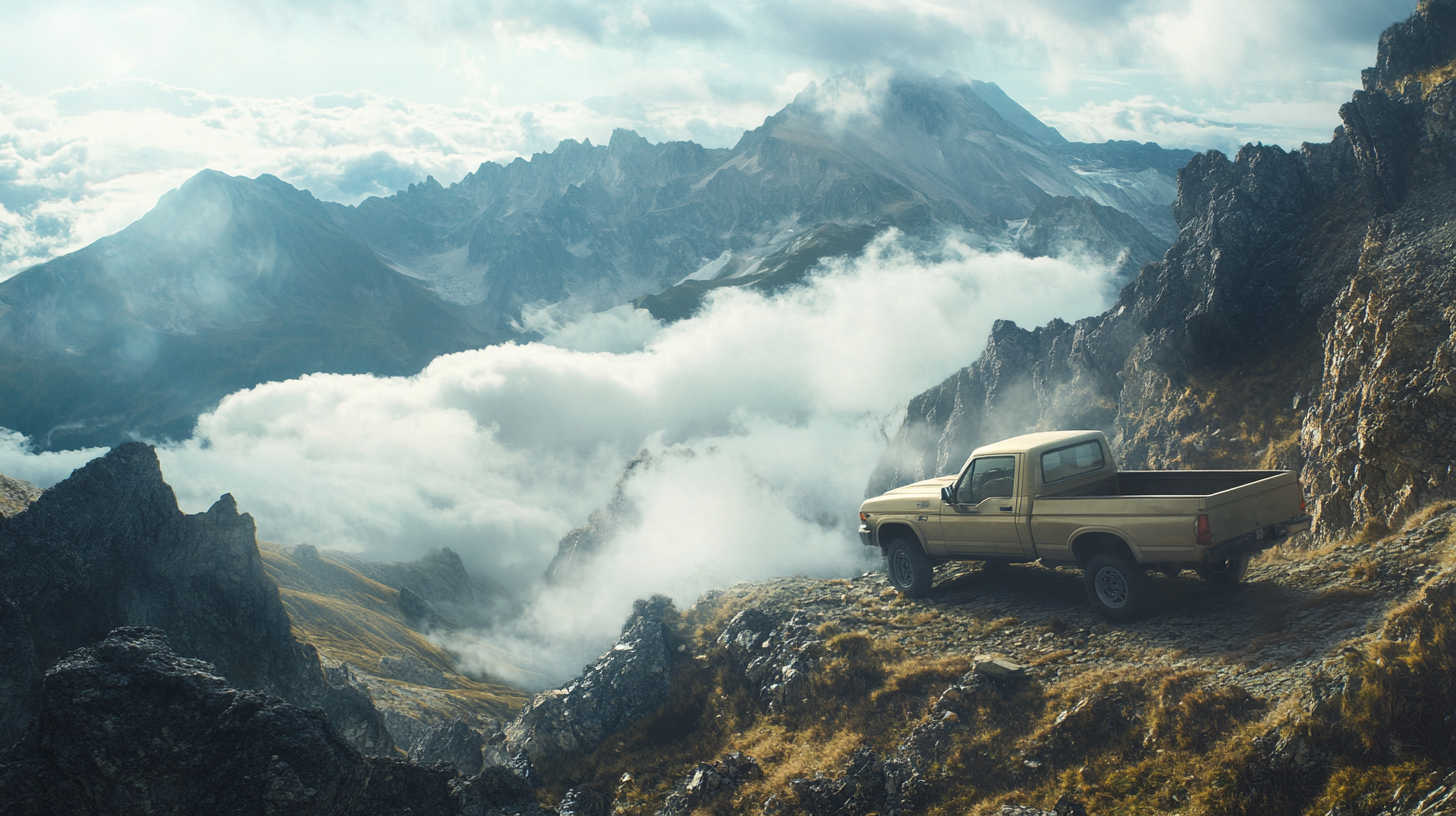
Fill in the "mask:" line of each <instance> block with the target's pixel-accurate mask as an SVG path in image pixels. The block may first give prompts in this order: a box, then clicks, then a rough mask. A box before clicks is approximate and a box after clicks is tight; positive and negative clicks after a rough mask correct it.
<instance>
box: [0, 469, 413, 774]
mask: <svg viewBox="0 0 1456 816" xmlns="http://www.w3.org/2000/svg"><path fill="white" fill-rule="evenodd" d="M0 593H3V594H4V595H5V596H7V597H8V598H9V599H10V601H11V602H12V603H13V604H14V605H15V607H16V609H17V610H18V612H19V614H20V616H21V618H22V620H23V621H24V626H25V629H26V630H27V631H28V633H29V635H30V637H31V641H32V643H33V644H34V654H35V660H36V661H37V662H38V665H40V666H49V665H51V664H53V663H54V662H55V661H57V660H59V659H60V657H61V656H62V655H64V654H66V653H68V652H71V651H73V650H75V649H78V648H82V647H87V646H90V645H92V644H94V643H96V642H97V641H99V640H101V639H102V638H104V637H105V636H106V634H107V633H108V632H110V631H111V630H112V629H115V628H117V627H120V626H130V625H148V626H156V627H159V628H165V630H166V631H167V632H168V636H169V637H170V638H171V642H172V644H173V647H174V648H176V649H177V651H178V652H179V653H180V654H183V655H186V656H188V657H193V658H197V659H201V660H206V661H207V662H208V663H210V664H212V665H214V666H216V667H217V670H218V671H219V672H221V673H222V674H223V675H224V676H226V677H227V678H228V680H229V681H230V682H232V683H234V684H236V685H237V686H238V687H241V688H250V689H258V690H263V691H269V692H272V693H274V694H278V695H280V696H282V697H284V698H285V699H287V700H289V701H291V702H293V703H295V704H298V705H316V706H320V707H322V708H323V709H324V710H325V711H327V712H328V714H329V716H330V717H331V718H332V719H333V721H334V723H335V725H336V726H337V727H338V729H339V730H340V732H341V733H343V734H345V735H346V736H347V737H348V738H349V739H350V740H351V741H353V742H354V744H356V745H357V746H359V747H360V748H362V749H364V750H366V751H370V752H376V753H383V752H386V751H388V750H390V749H391V748H392V747H393V743H392V742H391V740H390V737H389V734H388V732H387V731H386V730H385V728H384V725H383V721H382V720H381V719H380V717H379V714H378V712H377V711H376V710H375V709H374V706H373V705H372V704H371V703H370V701H369V698H368V696H367V695H364V694H361V693H360V692H359V691H358V690H357V689H355V688H353V687H339V686H333V685H330V684H329V683H328V682H327V680H326V678H325V676H324V673H323V671H322V669H321V668H320V664H319V658H318V653H317V651H316V650H315V649H314V648H313V647H312V646H310V645H308V644H304V643H300V642H298V641H297V640H296V639H295V638H294V636H293V634H292V631H291V624H290V621H289V618H288V615H287V613H286V612H285V611H284V609H283V604H282V602H281V601H280V599H279V595H278V588H277V586H275V585H274V584H273V582H272V581H270V580H269V579H268V577H267V575H266V573H265V572H264V570H263V565H262V560H261V558H260V556H259V554H258V548H257V543H256V539H255V537H254V525H253V520H252V518H251V517H250V516H248V515H246V514H239V513H238V511H237V505H236V503H235V502H234V501H233V498H232V496H230V495H229V496H223V497H222V498H221V499H219V500H218V501H217V503H216V504H214V505H213V506H212V508H211V509H210V510H208V511H207V512H206V513H200V514H197V515H186V514H184V513H182V511H181V510H179V509H178V507H177V500H176V497H175V496H174V495H173V493H172V489H171V488H170V487H168V486H167V484H166V482H164V481H163V480H162V471H161V467H160V465H159V463H158V461H157V456H156V453H155V451H153V450H152V449H151V448H150V447H149V446H147V445H143V444H140V443H127V444H124V445H121V446H119V447H117V448H115V449H113V450H112V451H111V452H110V453H108V454H106V455H105V456H103V457H101V458H99V459H96V460H94V461H92V462H90V463H89V464H87V465H86V466H85V467H82V468H80V469H78V470H77V471H76V472H75V473H73V474H72V475H71V477H70V478H68V479H66V480H65V481H63V482H61V483H59V484H57V485H56V486H55V487H53V488H51V489H49V490H47V491H45V493H44V494H43V495H42V496H41V498H40V499H39V500H37V501H36V502H35V504H33V505H32V506H31V507H30V509H28V510H27V511H26V512H24V513H21V514H20V515H18V516H15V517H13V518H9V519H4V520H0Z"/></svg>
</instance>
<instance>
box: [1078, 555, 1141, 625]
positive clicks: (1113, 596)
mask: <svg viewBox="0 0 1456 816" xmlns="http://www.w3.org/2000/svg"><path fill="white" fill-rule="evenodd" d="M1082 581H1083V584H1084V585H1085V586H1086V588H1087V600H1089V601H1091V602H1092V605H1093V606H1095V607H1097V611H1098V612H1101V613H1102V617H1104V618H1107V619H1108V620H1115V621H1125V620H1131V619H1133V618H1135V617H1137V615H1138V613H1139V612H1141V611H1142V607H1143V604H1144V603H1145V602H1146V601H1147V596H1148V576H1147V573H1145V572H1144V571H1143V569H1142V567H1140V566H1139V565H1138V564H1137V563H1136V562H1134V561H1133V560H1132V559H1131V558H1129V557H1127V556H1126V555H1123V554H1121V553H1099V554H1097V555H1094V556H1092V560H1091V561H1088V562H1087V566H1086V567H1085V568H1083V570H1082Z"/></svg>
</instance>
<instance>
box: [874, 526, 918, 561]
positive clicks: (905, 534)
mask: <svg viewBox="0 0 1456 816" xmlns="http://www.w3.org/2000/svg"><path fill="white" fill-rule="evenodd" d="M900 538H908V539H910V540H911V541H913V542H915V545H916V546H917V547H919V548H920V551H921V552H922V553H923V552H926V549H925V539H923V538H921V537H920V531H919V530H917V529H915V525H913V524H909V523H907V522H903V521H887V522H885V523H884V524H881V525H880V526H879V527H878V528H877V529H876V530H875V543H876V544H879V545H880V555H887V554H889V552H890V542H892V541H895V540H896V539H900Z"/></svg>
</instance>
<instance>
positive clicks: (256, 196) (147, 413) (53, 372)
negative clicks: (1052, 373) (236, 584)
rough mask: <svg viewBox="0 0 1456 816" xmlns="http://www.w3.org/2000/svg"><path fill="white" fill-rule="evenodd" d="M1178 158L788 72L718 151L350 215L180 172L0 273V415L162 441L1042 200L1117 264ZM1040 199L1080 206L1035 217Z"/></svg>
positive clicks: (974, 95)
mask: <svg viewBox="0 0 1456 816" xmlns="http://www.w3.org/2000/svg"><path fill="white" fill-rule="evenodd" d="M988 100H989V101H988ZM1191 155H1192V153H1191V152H1189V151H1170V150H1163V149H1161V148H1159V147H1157V146H1156V145H1141V146H1134V145H1126V144H1117V143H1108V144H1106V145H1076V144H1071V143H1066V142H1065V140H1062V139H1061V138H1060V136H1059V135H1056V133H1055V131H1054V130H1052V129H1051V128H1048V127H1046V126H1045V125H1043V124H1041V123H1040V122H1037V121H1036V119H1035V117H1033V116H1032V115H1031V114H1030V113H1028V112H1026V111H1025V110H1024V109H1022V108H1021V107H1020V106H1018V105H1016V103H1015V102H1013V101H1011V100H1010V99H1009V98H1008V97H1006V95H1005V94H1004V93H1002V92H1001V91H1000V89H999V88H996V87H995V86H994V85H989V84H985V83H980V84H977V83H973V82H970V81H968V80H965V79H964V78H961V77H959V76H957V75H954V74H947V75H945V76H942V77H939V78H930V77H924V76H914V75H908V74H906V75H898V76H895V77H892V78H890V79H888V80H885V81H883V82H881V81H880V80H878V79H876V78H873V77H865V76H845V77H839V78H836V79H833V80H829V81H827V82H825V83H823V84H821V85H815V86H811V87H810V88H809V89H807V90H805V91H804V92H803V93H801V94H800V95H799V96H798V97H797V98H796V99H795V100H794V102H793V103H791V104H790V105H788V106H787V107H786V108H784V110H782V111H780V112H779V113H777V114H775V115H774V116H772V117H769V119H767V120H766V121H765V122H764V124H763V126H761V127H759V128H757V129H755V130H753V131H750V132H747V133H745V134H744V136H743V138H742V139H741V140H740V142H739V143H738V144H737V145H736V146H735V147H733V148H732V149H706V148H703V147H701V146H700V145H696V144H693V143H691V142H669V143H664V144H651V143H649V142H648V141H646V140H645V139H642V138H641V137H639V136H637V135H636V134H634V133H632V132H630V131H625V130H619V131H616V132H615V133H613V135H612V137H611V140H610V141H609V143H608V144H606V145H602V146H597V145H592V144H591V143H590V142H582V143H578V142H575V141H570V140H568V141H564V142H562V143H561V144H560V145H559V146H558V147H557V149H556V150H555V151H553V152H551V153H542V154H538V155H535V156H533V157H531V159H530V160H529V161H527V160H524V159H518V160H516V161H513V162H511V163H510V164H508V165H504V166H502V165H499V164H494V163H485V164H482V165H481V166H480V168H479V169H478V170H476V171H475V172H474V173H471V174H469V175H467V176H466V177H465V178H464V179H462V180H461V181H460V182H458V183H455V184H451V185H450V186H449V187H444V186H441V185H440V184H439V183H438V182H436V181H435V180H434V179H433V178H428V179H426V180H425V181H424V182H422V183H419V184H414V185H411V186H410V187H409V189H407V190H404V191H402V192H400V193H398V194H397V195H394V196H390V197H388V198H371V199H369V200H366V201H365V202H363V203H362V204H360V205H359V206H357V207H346V206H343V205H339V204H332V203H325V202H320V201H318V200H316V199H314V198H313V197H312V196H311V195H309V194H308V193H307V192H304V191H300V190H296V189H294V188H293V187H291V186H289V185H287V184H285V183H283V182H281V181H279V180H278V179H276V178H274V177H272V176H260V177H258V178H257V179H252V180H249V179H242V178H234V177H229V176H225V175H223V174H220V173H216V172H213V171H204V172H203V173H200V174H199V175H197V176H196V177H194V178H193V179H191V180H189V181H188V182H187V183H186V184H184V185H182V187H181V188H180V189H178V190H176V191H173V192H171V193H169V194H167V195H166V196H164V197H163V198H162V200H161V201H160V202H159V203H158V205H157V207H156V209H154V210H153V211H152V212H150V213H148V214H147V215H146V216H145V217H143V218H142V219H141V220H140V221H138V222H137V223H136V224H133V225H132V226H130V227H128V228H127V229H125V230H123V231H121V232H120V233H117V234H116V235H113V236H110V237H108V238H104V239H102V240H100V241H98V242H96V243H95V244H93V245H91V246H88V247H86V248H84V249H82V250H80V251H78V252H75V253H72V254H70V255H67V256H64V257H61V258H57V259H55V260H53V261H50V262H48V263H45V264H41V265H39V266H36V267H33V268H31V269H28V270H26V271H24V272H22V273H21V274H19V275H17V276H15V277H14V278H11V279H9V280H7V281H3V282H0V427H6V428H10V429H12V430H18V431H20V432H22V433H23V434H25V435H27V436H28V437H30V438H31V439H32V441H33V444H34V445H35V446H36V447H38V448H40V449H56V448H77V447H83V446H88V445H97V446H102V445H111V444H116V443H118V442H121V441H124V440H126V439H131V438H149V439H163V438H182V437H185V436H187V435H188V434H189V433H190V432H191V430H192V427H193V423H194V420H195V419H196V417H197V416H198V415H199V414H200V413H201V412H203V411H206V410H208V409H210V408H211V407H212V406H213V405H215V404H216V403H217V401H218V400H220V399H221V398H222V397H223V396H225V395H227V394H228V393H231V392H233V391H236V390H239V389H243V388H248V387H251V386H253V385H256V384H258V383H261V382H267V381H270V380H281V379H288V378H292V377H297V376H300V375H302V374H306V373H311V372H333V373H363V372H370V373H373V374H377V375H400V374H411V373H415V372H417V371H419V370H420V369H422V368H423V367H424V365H425V364H426V363H428V361H429V360H430V359H432V358H433V357H434V356H436V355H439V354H443V353H447V352H452V351H459V350H463V349H468V348H477V347H480V346H483V345H487V344H490V343H495V342H501V341H504V340H507V339H512V338H521V337H528V336H529V335H526V334H523V332H524V329H522V327H521V321H520V318H521V314H522V310H523V309H526V308H531V307H536V306H540V305H544V304H558V303H560V304H565V308H567V311H568V312H572V311H573V310H594V309H602V308H609V307H613V306H617V305H620V304H624V303H628V302H634V301H635V302H636V303H637V304H638V305H640V306H642V307H644V308H647V309H648V310H649V311H651V312H652V313H653V314H654V315H655V316H657V317H659V318H661V319H666V320H672V319H678V318H682V317H686V316H687V315H689V314H691V313H692V312H693V311H694V310H695V309H696V308H697V307H698V305H699V304H700V302H701V298H702V296H703V294H704V293H705V292H707V291H709V290H711V289H714V288H718V287H721V286H744V285H749V286H755V287H758V288H761V289H769V290H772V289H775V288H777V287H781V286H785V285H789V284H792V283H794V282H796V281H798V280H800V279H802V277H803V275H804V274H805V272H807V271H808V270H809V269H810V268H811V267H813V266H814V264H815V263H817V262H818V261H819V260H821V259H823V258H826V257H834V256H840V255H847V254H854V253H858V252H859V251H861V250H862V249H863V248H864V246H865V245H866V244H867V243H868V242H869V241H870V240H871V239H873V238H874V236H876V235H877V234H880V233H882V232H884V231H885V230H887V229H891V228H895V229H898V230H900V231H901V232H902V233H904V234H905V235H906V236H907V237H908V239H909V240H912V241H919V242H922V243H924V242H935V241H938V240H939V239H940V238H941V237H942V236H943V234H944V233H946V232H947V231H951V232H954V233H957V234H960V235H963V236H965V237H966V239H967V240H970V241H972V242H973V243H975V244H976V245H979V246H984V247H986V248H989V249H998V250H1006V251H1016V250H1017V249H1018V246H1019V244H1018V239H1017V231H1018V230H1020V231H1021V232H1022V233H1025V232H1026V230H1025V228H1024V226H1023V225H1022V223H1021V222H1022V221H1025V220H1027V219H1031V221H1030V222H1029V223H1032V224H1033V225H1034V224H1035V223H1036V222H1037V221H1038V220H1039V219H1041V220H1044V219H1046V218H1053V219H1058V218H1060V219H1061V220H1059V221H1057V225H1056V226H1053V225H1050V224H1048V225H1046V228H1044V229H1042V230H1041V231H1040V233H1039V237H1038V238H1037V239H1036V241H1035V242H1034V246H1032V247H1031V249H1030V250H1029V251H1031V252H1034V253H1036V254H1053V255H1055V254H1060V253H1064V252H1073V251H1078V252H1083V253H1090V254H1091V256H1092V257H1094V258H1096V259H1097V260H1099V261H1101V262H1103V263H1106V264H1109V265H1114V266H1119V267H1120V268H1121V269H1122V270H1123V272H1124V273H1125V274H1127V275H1129V276H1130V275H1131V273H1132V272H1135V271H1136V268H1137V265H1139V264H1140V263H1141V262H1142V261H1144V260H1151V259H1154V258H1156V257H1158V256H1160V255H1161V247H1162V246H1163V245H1164V244H1166V243H1167V242H1168V241H1171V239H1172V236H1173V232H1174V228H1173V224H1172V221H1171V218H1170V216H1169V214H1168V205H1169V203H1170V202H1171V201H1172V197H1173V190H1174V187H1173V180H1172V172H1174V168H1176V166H1178V165H1179V164H1181V163H1182V162H1183V161H1186V160H1187V158H1188V157H1189V156H1191ZM1058 197H1072V198H1083V199H1088V201H1089V203H1088V204H1086V205H1083V206H1084V207H1085V209H1084V211H1081V214H1075V215H1074V214H1072V213H1071V212H1070V211H1063V210H1058V209H1055V208H1053V209H1052V210H1047V209H1046V207H1047V206H1050V204H1049V202H1052V201H1053V199H1055V198H1058ZM1038 208H1041V209H1040V211H1039V209H1038ZM1109 208H1113V209H1116V210H1120V211H1121V212H1124V213H1127V214H1129V215H1131V216H1132V219H1122V218H1119V217H1118V214H1117V213H1116V212H1113V211H1112V210H1111V209H1109ZM1063 216H1069V217H1063ZM1133 219H1136V220H1133ZM1031 232H1032V233H1037V230H1036V229H1032V231H1031Z"/></svg>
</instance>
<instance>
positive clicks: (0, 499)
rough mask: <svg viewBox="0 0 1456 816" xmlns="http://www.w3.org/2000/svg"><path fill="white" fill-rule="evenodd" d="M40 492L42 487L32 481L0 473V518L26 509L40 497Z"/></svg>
mask: <svg viewBox="0 0 1456 816" xmlns="http://www.w3.org/2000/svg"><path fill="white" fill-rule="evenodd" d="M40 494H41V490H40V488H38V487H36V486H35V485H33V484H31V483H30V482H22V481H21V480H19V479H12V478H10V477H9V476H6V475H4V474H0V519H3V518H5V517H7V516H13V515H15V514H16V513H19V512H21V511H23V510H25V508H27V507H29V506H30V505H31V504H33V503H34V502H35V500H36V499H38V498H40Z"/></svg>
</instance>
